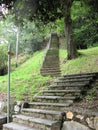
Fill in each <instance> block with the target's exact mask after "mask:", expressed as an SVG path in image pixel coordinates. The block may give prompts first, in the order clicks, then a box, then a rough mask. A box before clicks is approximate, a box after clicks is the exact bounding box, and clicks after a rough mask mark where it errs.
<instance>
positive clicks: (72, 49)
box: [64, 20, 78, 60]
mask: <svg viewBox="0 0 98 130" xmlns="http://www.w3.org/2000/svg"><path fill="white" fill-rule="evenodd" d="M64 24H65V31H66V32H65V33H66V39H67V59H68V60H70V59H74V58H76V57H77V56H78V53H77V49H76V45H75V44H74V42H73V35H72V22H71V21H70V22H67V20H64Z"/></svg>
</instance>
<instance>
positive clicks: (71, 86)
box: [48, 83, 88, 90]
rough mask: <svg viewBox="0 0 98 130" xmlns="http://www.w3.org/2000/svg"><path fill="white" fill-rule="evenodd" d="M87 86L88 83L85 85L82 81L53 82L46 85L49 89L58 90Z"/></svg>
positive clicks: (79, 88) (77, 88)
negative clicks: (56, 83) (57, 83)
mask: <svg viewBox="0 0 98 130" xmlns="http://www.w3.org/2000/svg"><path fill="white" fill-rule="evenodd" d="M87 86H88V84H87V85H86V84H84V83H78V84H76V83H72V84H68V83H66V84H63V85H62V84H60V85H55V84H53V85H49V86H48V89H49V90H50V89H52V90H53V89H54V90H55V89H58V90H68V89H69V90H72V89H75V90H82V89H83V88H84V87H87Z"/></svg>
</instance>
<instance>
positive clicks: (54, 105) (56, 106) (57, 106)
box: [28, 102, 72, 110]
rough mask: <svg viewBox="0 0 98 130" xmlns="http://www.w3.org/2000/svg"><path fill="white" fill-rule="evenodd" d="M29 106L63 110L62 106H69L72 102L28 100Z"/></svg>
mask: <svg viewBox="0 0 98 130" xmlns="http://www.w3.org/2000/svg"><path fill="white" fill-rule="evenodd" d="M28 105H29V107H30V108H33V109H43V110H44V109H47V110H63V109H64V107H69V106H71V105H72V102H69V103H68V102H67V103H47V102H29V103H28Z"/></svg>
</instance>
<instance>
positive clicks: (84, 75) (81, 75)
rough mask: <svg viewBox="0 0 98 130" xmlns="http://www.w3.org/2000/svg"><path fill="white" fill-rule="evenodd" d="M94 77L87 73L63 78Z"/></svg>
mask: <svg viewBox="0 0 98 130" xmlns="http://www.w3.org/2000/svg"><path fill="white" fill-rule="evenodd" d="M93 76H96V75H95V74H92V73H88V74H73V75H64V77H65V78H86V77H93Z"/></svg>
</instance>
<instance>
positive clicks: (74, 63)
mask: <svg viewBox="0 0 98 130" xmlns="http://www.w3.org/2000/svg"><path fill="white" fill-rule="evenodd" d="M79 53H80V54H81V55H80V56H79V57H78V58H76V59H73V60H69V61H66V58H65V60H64V56H65V57H66V52H65V51H60V57H61V59H62V63H61V70H62V74H76V73H89V72H98V47H94V48H89V49H85V50H80V51H79Z"/></svg>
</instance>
